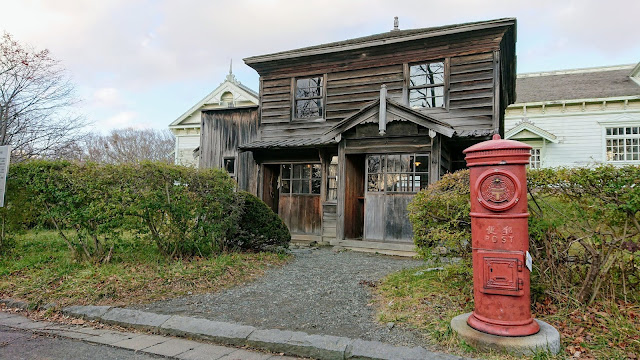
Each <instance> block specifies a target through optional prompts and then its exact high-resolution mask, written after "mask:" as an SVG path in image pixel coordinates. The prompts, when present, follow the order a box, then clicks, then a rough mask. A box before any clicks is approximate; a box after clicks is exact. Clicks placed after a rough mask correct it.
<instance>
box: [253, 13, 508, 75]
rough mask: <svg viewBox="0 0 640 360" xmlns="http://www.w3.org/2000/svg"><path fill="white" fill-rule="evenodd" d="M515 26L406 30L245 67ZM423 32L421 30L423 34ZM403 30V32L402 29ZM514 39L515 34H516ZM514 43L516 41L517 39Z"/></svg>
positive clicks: (260, 59)
mask: <svg viewBox="0 0 640 360" xmlns="http://www.w3.org/2000/svg"><path fill="white" fill-rule="evenodd" d="M515 24H516V19H515V18H505V19H497V20H489V21H481V22H476V23H465V24H458V25H451V26H443V27H440V28H425V29H417V30H405V32H407V33H408V34H407V35H402V34H401V35H398V36H393V35H394V34H393V32H392V33H389V34H387V33H385V34H378V35H377V36H378V37H379V38H376V35H374V36H372V37H373V39H371V40H368V37H364V38H361V39H362V40H360V39H353V40H350V41H349V40H348V41H344V42H336V43H329V44H325V45H318V46H312V47H307V48H302V49H296V50H289V51H283V52H278V53H273V54H267V55H258V56H252V57H248V58H245V59H243V60H244V62H245V64H247V65H249V66H250V67H252V68H254V69H256V70H257V71H258V72H259V70H258V68H259V66H258V65H259V64H262V63H266V62H271V61H279V60H285V59H295V58H301V57H307V56H314V55H325V54H330V53H337V52H343V51H350V50H358V49H363V48H371V47H376V46H382V45H389V44H396V43H401V42H407V41H412V40H422V39H428V38H433V37H439V36H446V35H453V34H460V33H464V32H471V31H479V30H486V29H492V28H497V27H510V26H514V25H515ZM421 30H422V31H421ZM401 31H402V30H401ZM514 38H515V34H514ZM514 42H515V40H514Z"/></svg>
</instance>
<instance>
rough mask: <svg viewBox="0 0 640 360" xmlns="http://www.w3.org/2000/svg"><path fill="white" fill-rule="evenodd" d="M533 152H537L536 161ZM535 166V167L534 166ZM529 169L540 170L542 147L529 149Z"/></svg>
mask: <svg viewBox="0 0 640 360" xmlns="http://www.w3.org/2000/svg"><path fill="white" fill-rule="evenodd" d="M535 152H537V153H538V154H537V157H538V160H537V161H535V160H534V159H535V156H536V154H535ZM534 165H537V166H534ZM529 168H530V169H542V147H541V146H533V147H532V148H531V156H530V157H529Z"/></svg>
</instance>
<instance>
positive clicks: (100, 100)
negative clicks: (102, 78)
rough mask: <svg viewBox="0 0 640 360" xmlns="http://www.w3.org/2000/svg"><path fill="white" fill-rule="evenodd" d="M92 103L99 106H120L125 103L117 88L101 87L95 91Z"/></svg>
mask: <svg viewBox="0 0 640 360" xmlns="http://www.w3.org/2000/svg"><path fill="white" fill-rule="evenodd" d="M92 100H93V101H92V105H93V106H98V107H107V108H110V107H118V106H122V105H123V101H122V97H121V96H120V92H119V91H118V89H116V88H112V87H108V88H100V89H97V90H95V91H94V92H93V99H92Z"/></svg>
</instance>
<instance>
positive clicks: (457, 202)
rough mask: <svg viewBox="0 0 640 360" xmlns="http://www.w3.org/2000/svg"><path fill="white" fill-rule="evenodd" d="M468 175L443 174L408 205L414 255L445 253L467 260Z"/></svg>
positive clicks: (465, 172) (468, 250)
mask: <svg viewBox="0 0 640 360" xmlns="http://www.w3.org/2000/svg"><path fill="white" fill-rule="evenodd" d="M469 211H470V204H469V171H468V170H461V171H457V172H455V173H452V174H446V175H444V176H443V177H442V179H441V180H440V181H438V182H436V183H433V184H431V185H429V187H428V188H427V189H424V190H422V191H420V192H419V193H418V194H416V196H415V198H414V199H413V201H412V202H411V203H410V204H409V219H410V220H411V224H412V225H413V240H414V242H415V244H416V247H417V250H418V254H419V255H420V256H422V257H423V258H432V257H437V256H440V255H442V254H443V253H445V252H446V253H449V254H450V255H454V256H461V257H467V258H470V257H471V220H470V218H469Z"/></svg>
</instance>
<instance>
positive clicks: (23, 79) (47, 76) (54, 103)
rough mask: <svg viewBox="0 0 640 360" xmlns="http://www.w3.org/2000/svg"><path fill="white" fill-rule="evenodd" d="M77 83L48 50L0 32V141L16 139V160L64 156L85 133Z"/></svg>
mask: <svg viewBox="0 0 640 360" xmlns="http://www.w3.org/2000/svg"><path fill="white" fill-rule="evenodd" d="M74 90H75V89H74V86H73V84H72V83H71V81H70V78H69V75H68V73H67V71H66V70H65V69H64V68H63V67H62V66H61V64H60V62H59V61H57V60H55V59H53V58H51V56H50V54H49V51H48V50H46V49H45V50H40V51H36V50H34V49H33V48H32V47H30V46H23V45H22V44H20V43H19V42H17V41H15V40H14V39H13V38H12V36H11V35H10V34H8V33H6V32H5V33H4V34H3V35H2V38H0V145H11V147H12V153H11V155H12V161H21V160H24V159H28V158H35V157H64V156H65V153H66V152H67V151H68V150H70V148H71V147H72V144H73V142H74V141H75V140H76V139H77V138H78V137H79V136H80V135H81V134H82V131H83V128H84V127H85V126H86V122H85V120H84V119H83V118H82V117H80V116H77V115H75V114H74V112H73V110H74V105H76V104H77V103H78V100H77V98H76V97H75V91H74Z"/></svg>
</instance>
